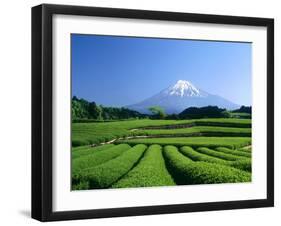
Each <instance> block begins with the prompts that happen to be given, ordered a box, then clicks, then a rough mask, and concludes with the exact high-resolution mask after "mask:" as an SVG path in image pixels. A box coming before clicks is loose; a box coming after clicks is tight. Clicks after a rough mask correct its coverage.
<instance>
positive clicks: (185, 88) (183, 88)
mask: <svg viewBox="0 0 281 226" xmlns="http://www.w3.org/2000/svg"><path fill="white" fill-rule="evenodd" d="M168 94H169V95H171V96H174V95H175V96H181V97H183V96H194V97H201V96H203V94H202V93H201V92H200V90H199V89H197V88H196V87H195V86H194V85H193V84H192V83H191V82H189V81H186V80H178V81H177V83H176V84H175V85H173V86H171V87H169V88H168Z"/></svg>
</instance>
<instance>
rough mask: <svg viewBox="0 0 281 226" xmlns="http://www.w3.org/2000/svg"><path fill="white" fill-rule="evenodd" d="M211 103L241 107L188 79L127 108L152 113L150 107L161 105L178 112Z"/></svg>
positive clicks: (167, 110)
mask: <svg viewBox="0 0 281 226" xmlns="http://www.w3.org/2000/svg"><path fill="white" fill-rule="evenodd" d="M209 105H212V106H218V107H220V108H226V109H229V110H233V109H237V108H239V105H237V104H234V103H232V102H230V101H228V100H226V99H224V98H222V97H220V96H217V95H212V94H209V93H207V92H205V91H203V90H201V89H199V88H196V87H195V86H194V85H193V84H192V83H191V82H189V81H186V80H179V81H177V83H176V84H174V85H172V86H170V87H168V88H167V89H164V90H162V91H161V92H160V93H158V94H156V95H154V96H152V97H150V98H148V99H145V100H143V101H141V102H139V103H137V104H133V105H129V106H126V108H129V109H132V110H135V111H138V112H140V113H146V114H147V113H150V112H149V110H148V108H149V107H151V106H160V107H162V108H163V109H165V112H166V113H167V114H173V113H175V114H178V113H180V112H182V111H183V110H184V109H186V108H188V107H204V106H209Z"/></svg>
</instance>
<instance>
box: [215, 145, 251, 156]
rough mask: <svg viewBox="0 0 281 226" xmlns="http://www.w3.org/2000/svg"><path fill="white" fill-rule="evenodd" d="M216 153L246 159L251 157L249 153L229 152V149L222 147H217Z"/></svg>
mask: <svg viewBox="0 0 281 226" xmlns="http://www.w3.org/2000/svg"><path fill="white" fill-rule="evenodd" d="M216 151H218V152H223V153H226V154H231V155H237V156H242V157H248V158H251V156H252V154H251V153H250V152H245V151H239V150H231V149H229V148H224V147H218V148H216Z"/></svg>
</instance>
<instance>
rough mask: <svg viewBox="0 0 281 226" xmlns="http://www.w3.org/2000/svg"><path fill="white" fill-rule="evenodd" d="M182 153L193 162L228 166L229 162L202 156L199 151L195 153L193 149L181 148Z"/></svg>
mask: <svg viewBox="0 0 281 226" xmlns="http://www.w3.org/2000/svg"><path fill="white" fill-rule="evenodd" d="M180 152H181V153H182V154H183V155H185V156H186V157H188V158H190V159H192V160H193V161H203V162H210V163H217V164H226V163H227V161H225V160H223V159H219V158H215V157H212V156H209V155H205V154H201V153H199V152H197V151H194V149H193V148H192V147H188V146H184V147H181V148H180Z"/></svg>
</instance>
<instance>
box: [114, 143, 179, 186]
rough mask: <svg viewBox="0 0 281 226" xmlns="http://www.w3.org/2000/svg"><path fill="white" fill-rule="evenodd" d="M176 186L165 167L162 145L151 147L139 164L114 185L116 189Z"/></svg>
mask: <svg viewBox="0 0 281 226" xmlns="http://www.w3.org/2000/svg"><path fill="white" fill-rule="evenodd" d="M168 185H175V182H174V181H173V178H172V177H171V175H170V174H169V172H168V170H167V169H166V166H165V161H164V158H163V155H162V147H161V146H160V145H151V146H150V147H149V148H148V149H147V151H146V152H145V154H144V157H143V158H142V159H141V161H140V162H139V164H138V165H137V166H136V167H135V168H133V169H132V170H131V171H130V172H129V173H128V174H127V175H125V176H124V177H123V178H122V179H120V180H119V181H117V182H116V183H114V184H113V186H112V187H114V188H125V187H128V188H129V187H152V186H168Z"/></svg>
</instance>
